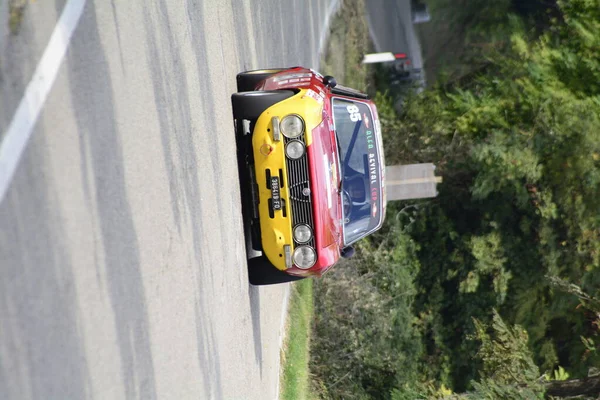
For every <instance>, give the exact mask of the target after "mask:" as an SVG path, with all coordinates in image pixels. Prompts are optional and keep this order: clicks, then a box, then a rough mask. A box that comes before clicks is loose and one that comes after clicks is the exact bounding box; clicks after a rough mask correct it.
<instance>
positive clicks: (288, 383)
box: [281, 279, 315, 400]
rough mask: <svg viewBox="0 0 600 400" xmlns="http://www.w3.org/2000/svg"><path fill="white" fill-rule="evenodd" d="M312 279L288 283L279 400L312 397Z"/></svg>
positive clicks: (301, 399) (300, 399) (302, 399)
mask: <svg viewBox="0 0 600 400" xmlns="http://www.w3.org/2000/svg"><path fill="white" fill-rule="evenodd" d="M312 285H313V281H312V279H304V280H301V281H299V282H297V283H294V284H292V286H291V291H292V293H291V298H290V308H289V310H290V311H289V314H288V318H289V319H288V326H287V339H286V343H285V346H284V349H283V354H282V360H283V375H282V378H281V379H282V384H281V399H282V400H304V399H313V398H315V396H313V395H311V392H310V380H309V376H310V374H309V371H308V360H309V348H310V332H311V323H312V319H313V313H314V305H313V286H312Z"/></svg>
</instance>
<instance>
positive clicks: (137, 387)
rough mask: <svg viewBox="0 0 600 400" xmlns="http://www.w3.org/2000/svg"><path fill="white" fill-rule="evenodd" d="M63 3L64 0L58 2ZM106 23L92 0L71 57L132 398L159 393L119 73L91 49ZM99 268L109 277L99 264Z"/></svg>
mask: <svg viewBox="0 0 600 400" xmlns="http://www.w3.org/2000/svg"><path fill="white" fill-rule="evenodd" d="M61 3H62V1H58V3H57V7H58V6H60V5H61ZM98 29H99V28H98V24H97V21H96V13H95V9H94V3H92V2H88V3H87V6H86V9H85V11H84V14H83V16H82V18H81V21H80V22H79V25H78V28H77V30H76V31H75V34H74V35H73V39H72V41H71V45H70V49H69V53H68V58H67V63H68V65H69V68H67V70H68V71H69V80H68V81H69V84H70V89H71V96H72V99H73V109H74V110H75V116H76V121H77V127H78V131H79V134H80V141H81V158H82V163H81V169H82V176H83V182H81V185H82V187H83V188H84V191H85V194H86V197H87V199H86V200H87V201H88V206H89V207H90V208H91V207H94V206H95V207H96V208H97V209H96V215H97V221H98V224H99V231H100V232H101V237H100V238H97V241H100V242H101V243H102V246H100V247H101V248H102V250H103V252H104V254H103V259H104V264H105V277H106V282H105V284H106V286H107V288H108V293H109V295H110V301H111V304H112V309H113V312H114V319H115V321H114V325H115V327H116V331H117V340H118V345H119V350H120V358H121V376H122V377H123V382H124V387H125V395H126V398H127V399H135V398H139V399H155V398H156V384H155V375H154V366H153V362H152V351H151V348H150V338H149V326H148V325H149V323H148V311H147V305H146V298H145V294H144V288H143V282H142V275H141V271H140V268H141V267H140V254H139V248H138V241H137V235H136V231H135V227H134V223H133V218H132V210H131V206H130V204H129V199H128V197H127V190H126V183H125V176H124V160H123V153H122V148H121V143H120V140H119V132H118V129H117V126H116V115H115V110H114V99H113V85H112V83H111V74H110V71H109V67H108V62H107V60H106V56H105V54H104V51H96V52H90V51H89V47H90V45H91V44H93V45H94V46H97V47H98V48H100V49H102V42H101V40H100V37H99V33H98ZM81 54H86V56H87V57H89V58H86V59H85V60H82V59H80V58H79V57H78V55H81ZM79 100H82V101H79ZM80 104H86V106H85V107H80ZM125 134H135V132H128V133H125ZM88 165H90V166H91V168H88ZM82 267H85V266H82ZM97 268H98V267H97ZM97 275H98V276H101V274H100V272H99V271H97Z"/></svg>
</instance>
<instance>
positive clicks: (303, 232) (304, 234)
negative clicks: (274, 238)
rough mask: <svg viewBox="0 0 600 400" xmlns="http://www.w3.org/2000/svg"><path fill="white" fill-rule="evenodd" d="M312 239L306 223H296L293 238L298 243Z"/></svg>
mask: <svg viewBox="0 0 600 400" xmlns="http://www.w3.org/2000/svg"><path fill="white" fill-rule="evenodd" d="M310 239H312V231H311V230H310V228H309V227H308V225H304V224H302V225H296V226H295V227H294V240H295V241H296V242H298V243H306V242H308V241H309V240H310Z"/></svg>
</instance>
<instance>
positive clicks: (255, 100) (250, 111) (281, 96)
mask: <svg viewBox="0 0 600 400" xmlns="http://www.w3.org/2000/svg"><path fill="white" fill-rule="evenodd" d="M293 95H294V92H292V91H291V90H259V91H256V92H242V93H234V94H233V95H231V105H232V107H233V117H234V118H235V119H249V120H251V121H253V120H255V119H257V118H258V117H259V116H260V114H262V113H263V111H265V110H266V109H267V108H269V107H271V106H272V105H273V104H275V103H279V102H280V101H282V100H285V99H287V98H289V97H292V96H293Z"/></svg>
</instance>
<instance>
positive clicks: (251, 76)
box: [236, 68, 283, 92]
mask: <svg viewBox="0 0 600 400" xmlns="http://www.w3.org/2000/svg"><path fill="white" fill-rule="evenodd" d="M281 71H283V69H281V68H271V69H256V70H254V71H244V72H240V73H239V74H237V77H236V80H237V90H238V92H249V91H252V90H254V89H256V85H258V84H259V83H260V81H262V80H263V79H267V78H268V77H269V76H271V75H273V74H276V73H278V72H281Z"/></svg>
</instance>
